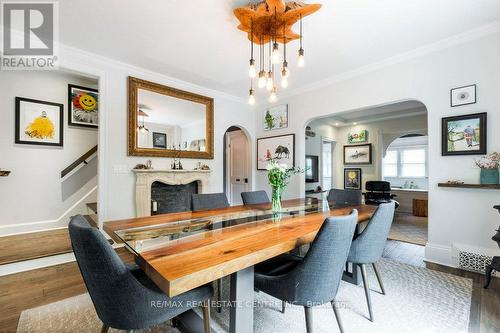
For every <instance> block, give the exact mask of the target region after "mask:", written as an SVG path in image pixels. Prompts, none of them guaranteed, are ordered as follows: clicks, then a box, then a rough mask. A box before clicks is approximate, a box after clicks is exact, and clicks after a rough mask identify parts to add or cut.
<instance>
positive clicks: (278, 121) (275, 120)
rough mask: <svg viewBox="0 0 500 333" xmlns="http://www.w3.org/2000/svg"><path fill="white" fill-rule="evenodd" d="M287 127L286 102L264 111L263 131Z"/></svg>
mask: <svg viewBox="0 0 500 333" xmlns="http://www.w3.org/2000/svg"><path fill="white" fill-rule="evenodd" d="M287 127H288V104H283V105H278V106H275V107H273V108H270V109H268V110H267V111H266V114H265V116H264V131H271V130H276V129H281V128H287Z"/></svg>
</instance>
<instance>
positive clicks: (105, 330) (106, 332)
mask: <svg viewBox="0 0 500 333" xmlns="http://www.w3.org/2000/svg"><path fill="white" fill-rule="evenodd" d="M108 331H109V326H107V325H106V324H102V328H101V333H108Z"/></svg>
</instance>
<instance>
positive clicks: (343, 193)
mask: <svg viewBox="0 0 500 333" xmlns="http://www.w3.org/2000/svg"><path fill="white" fill-rule="evenodd" d="M362 199H363V194H362V192H361V191H360V190H341V189H337V188H332V189H331V190H330V192H329V193H328V198H327V200H328V202H335V203H336V204H338V205H361V202H362Z"/></svg>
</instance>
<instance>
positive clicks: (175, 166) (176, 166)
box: [170, 147, 183, 170]
mask: <svg viewBox="0 0 500 333" xmlns="http://www.w3.org/2000/svg"><path fill="white" fill-rule="evenodd" d="M173 151H174V159H173V160H172V162H171V163H170V169H172V170H183V168H182V162H181V159H180V156H181V149H180V147H179V149H175V147H174V149H173Z"/></svg>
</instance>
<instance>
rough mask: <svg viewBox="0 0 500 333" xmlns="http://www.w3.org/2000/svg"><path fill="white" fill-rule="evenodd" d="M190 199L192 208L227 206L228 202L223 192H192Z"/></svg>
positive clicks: (202, 208)
mask: <svg viewBox="0 0 500 333" xmlns="http://www.w3.org/2000/svg"><path fill="white" fill-rule="evenodd" d="M191 200H192V203H193V210H204V209H216V208H225V207H229V202H228V201H227V197H226V194H224V193H209V194H192V195H191Z"/></svg>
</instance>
